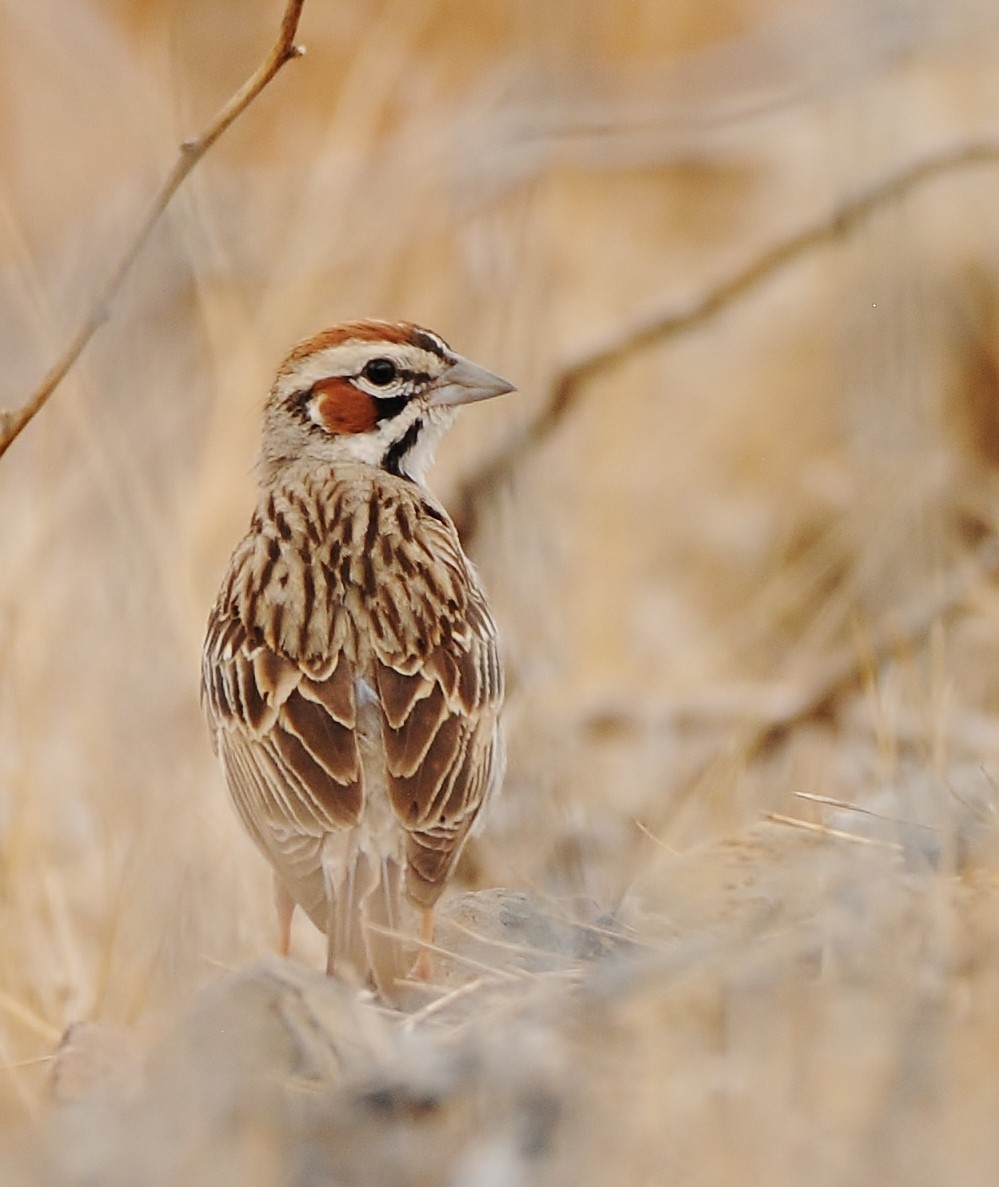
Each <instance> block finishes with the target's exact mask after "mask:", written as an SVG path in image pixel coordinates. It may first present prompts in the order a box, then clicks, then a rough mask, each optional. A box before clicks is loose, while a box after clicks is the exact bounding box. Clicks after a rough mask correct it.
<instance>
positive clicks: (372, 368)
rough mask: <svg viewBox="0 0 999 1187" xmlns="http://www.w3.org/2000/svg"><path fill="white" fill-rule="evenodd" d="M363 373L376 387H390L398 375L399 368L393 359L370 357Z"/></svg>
mask: <svg viewBox="0 0 999 1187" xmlns="http://www.w3.org/2000/svg"><path fill="white" fill-rule="evenodd" d="M361 374H362V375H363V376H364V378H365V379H367V380H368V382H369V383H373V384H374V385H375V387H388V385H389V384H390V383H391V382H392V380H393V379H395V377H396V376H397V375H398V370H397V369H396V365H395V363H393V362H392V360H391V359H370V360H369V361H368V362H367V363H365V364H364V370H363V371H362V372H361Z"/></svg>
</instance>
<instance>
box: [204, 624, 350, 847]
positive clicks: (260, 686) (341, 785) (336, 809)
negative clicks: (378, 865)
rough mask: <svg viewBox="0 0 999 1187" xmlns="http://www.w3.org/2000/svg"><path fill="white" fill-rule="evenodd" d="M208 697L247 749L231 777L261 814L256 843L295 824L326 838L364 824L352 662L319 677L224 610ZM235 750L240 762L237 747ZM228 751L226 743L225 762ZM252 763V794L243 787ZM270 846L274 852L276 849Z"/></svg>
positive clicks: (213, 638) (244, 810) (216, 721)
mask: <svg viewBox="0 0 999 1187" xmlns="http://www.w3.org/2000/svg"><path fill="white" fill-rule="evenodd" d="M327 666H328V665H327ZM203 691H204V697H205V701H206V707H207V709H208V712H209V716H210V717H211V719H212V723H213V725H214V727H215V733H216V736H217V737H223V738H224V737H226V736H228V735H234V736H236V737H238V738H240V739H242V740H243V741H244V742H245V743H246V746H245V750H246V754H245V755H244V756H243V758H242V760H241V761H240V762H239V763H236V762H234V761H227V762H226V764H225V765H226V776H227V781H228V783H229V787H230V790H231V791H232V794H233V798H234V799H235V800H236V801H237V804H238V805H240V806H241V815H243V816H244V817H245V816H246V815H247V814H248V813H250V812H252V813H254V814H256V816H257V817H258V818H257V819H255V822H254V826H253V830H252V831H253V832H254V835H255V836H257V837H258V838H259V837H260V836H261V835H264V836H270V835H271V834H273V833H275V831H276V832H277V833H278V834H279V835H283V834H284V833H286V832H287V830H288V829H289V827H293V828H294V829H296V830H299V831H304V832H305V833H307V834H309V835H312V836H323V835H325V834H326V833H328V832H330V831H333V830H336V829H341V828H345V827H349V826H351V825H353V824H356V823H357V821H358V819H359V817H360V812H361V805H362V794H363V789H362V776H361V761H360V755H359V754H358V749H357V740H356V737H355V734H354V726H355V724H356V705H355V701H354V678H353V672H352V671H351V665H350V663H349V661H348V659H347V657H346V656H345V655H343V654H342V653H341V654H340V656H339V659H338V662H337V663H336V666H335V667H334V668H333V670H332V671H331V672H330V674H329V675H328V676H327V677H326V679H324V680H318V679H315V678H313V677H312V676H310V675H309V674H308V673H307V672H305V671H304V670H303V669H302V667H301V666H300V665H299V664H298V663H296V662H294V661H293V660H291V659H289V658H287V657H285V656H282V655H279V654H278V653H277V652H275V651H274V650H273V649H272V648H270V647H269V646H267V644H265V643H263V642H262V641H260V642H257V643H255V644H254V643H252V642H251V641H250V638H249V635H248V633H247V632H246V630H245V629H244V630H234V629H233V627H232V622H231V619H230V618H229V617H228V615H227V614H226V612H225V611H224V610H220V609H218V608H217V611H216V613H215V614H214V615H213V617H212V620H211V622H210V624H209V632H208V639H207V641H206V646H205V674H204V681H203ZM228 749H229V753H230V756H232V755H233V754H234V753H235V751H234V748H233V746H231V745H230V746H229V748H228ZM257 751H259V752H260V754H259V755H257ZM225 752H226V747H225V746H224V745H223V746H222V753H223V758H225ZM263 756H266V761H265V759H264V757H263ZM248 763H249V764H252V778H253V786H252V788H249V787H244V786H243V784H244V782H245V781H246V780H247V779H248V778H249V777H250V767H248V765H247V764H248ZM251 792H252V794H251ZM251 801H252V803H251ZM266 847H267V848H268V850H270V851H272V852H273V843H271V842H268V844H267V846H266Z"/></svg>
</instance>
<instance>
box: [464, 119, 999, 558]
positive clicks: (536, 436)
mask: <svg viewBox="0 0 999 1187" xmlns="http://www.w3.org/2000/svg"><path fill="white" fill-rule="evenodd" d="M996 163H999V144H993V143H990V142H988V141H986V142H982V143H976V144H964V145H960V146H958V147H957V148H950V149H946V150H944V151H942V152H939V153H936V154H934V155H933V156H929V157H925V158H923V159H922V160H920V161H917V162H915V164H910V165H906V166H905V168H903V169H900V170H899V171H897V172H896V173H893V174H891V175H890V176H888V177H886V178H884V179H883V180H881V181H879V182H876V183H875V184H873V185H871V186H870V187H869V188H868V189H866V190H864V191H862V192H861V193H859V194H857V195H855V196H854V197H852V198H849V199H847V201H846V202H845V203H844V204H843V205H842V206H840V207H838V208H837V209H835V210H833V211H831V212H829V213H828V214H826V215H824V216H823V217H822V218H820V219H819V220H818V221H816V222H815V223H813V224H812V225H811V226H807V227H804V228H802V229H801V230H798V231H796V232H794V233H793V234H792V235H790V236H789V237H788V238H786V239H784V240H782V241H781V242H779V243H776V244H773V245H771V246H769V247H767V248H765V249H764V250H763V251H761V252H760V253H759V254H758V255H757V256H755V258H753V259H752V260H750V261H749V263H748V264H746V265H745V266H744V267H743V268H742V269H741V270H740V271H738V272H736V273H735V274H734V275H732V276H729V277H727V278H726V279H724V280H722V281H721V283H719V284H717V285H716V286H715V287H714V288H711V289H709V290H708V291H707V292H706V293H704V294H703V295H702V296H700V297H696V298H694V300H693V301H691V302H690V303H689V304H688V305H687V306H685V307H683V308H680V309H676V310H673V311H669V312H666V313H662V312H657V313H655V314H652V315H649V316H647V317H645V318H643V319H642V320H641V321H639V322H638V323H637V324H635V325H632V326H630V327H628V328H626V329H624V330H623V331H621V332H618V333H616V334H615V335H614V336H613V337H612V338H611V339H610V340H609V341H608V342H606V343H604V344H603V345H601V346H597V347H596V348H595V349H593V350H591V351H589V352H588V353H587V354H585V355H584V356H583V357H582V358H580V359H578V360H576V361H575V362H573V363H570V364H568V365H567V366H566V367H564V368H563V369H562V371H561V372H560V373H559V374H558V375H557V376H556V378H555V380H554V382H553V383H552V386H551V390H550V393H549V396H548V400H547V401H546V403H545V404H544V405H543V406H542V408H541V409H540V411H539V412H538V413H537V415H536V416H535V417H534V419H533V420H532V421H531V422H530V423H529V424H527V425H526V426H525V427H524V428H523V430H521V431H520V432H519V433H517V434H516V435H515V436H514V437H513V438H512V439H511V440H510V441H508V442H507V443H506V444H505V445H503V446H502V447H501V448H500V449H499V450H498V451H497V452H496V453H495V454H494V455H493V456H492V457H491V458H489V459H488V460H487V461H486V462H485V463H484V464H483V465H482V466H480V467H479V469H477V470H476V471H475V472H474V473H473V474H471V475H470V476H469V477H468V478H467V479H466V480H465V481H464V483H462V485H461V486H460V487H459V490H458V493H457V496H456V497H455V499H454V504H453V510H454V513H455V514H454V519H455V522H456V523H457V525H458V529H459V531H460V532H461V535H462V537H463V539H464V540H465V542H466V544H468V543H470V542H471V541H472V539H473V537H474V536H475V533H476V531H477V530H478V527H479V515H480V512H481V509H482V507H483V506H484V504H485V503H486V502H487V501H488V500H489V499H490V498H492V497H494V496H495V494H496V492H497V491H498V490H500V489H502V488H503V487H504V486H505V485H506V484H507V483H508V482H509V480H510V478H511V477H512V475H513V473H514V471H515V470H516V468H517V467H518V466H519V465H520V464H521V463H522V462H523V461H524V460H525V458H527V457H530V456H531V455H532V454H533V453H534V452H536V451H537V449H538V447H539V446H541V445H542V444H543V443H544V442H545V441H546V440H547V439H548V438H549V437H550V436H551V434H552V433H553V432H554V430H555V429H556V428H557V427H558V426H559V425H560V424H561V422H562V420H563V419H564V417H565V415H566V413H567V412H568V411H569V410H570V408H571V407H572V406H573V404H574V403H575V402H576V400H577V399H578V398H579V396H580V395H581V393H582V392H583V390H584V389H585V387H586V386H587V385H588V384H589V383H590V382H591V381H592V380H594V379H596V378H597V377H598V376H600V375H602V374H604V373H606V372H607V371H610V370H612V369H613V368H614V367H616V366H618V365H619V364H621V363H623V362H625V361H627V360H628V359H630V358H631V357H632V356H633V355H635V354H636V353H638V352H640V351H643V350H648V349H649V348H650V347H653V346H657V345H659V344H660V343H662V342H664V341H666V340H667V339H669V338H672V337H675V336H676V335H678V334H681V333H686V332H687V331H689V330H693V329H696V328H697V327H698V326H700V325H701V324H702V323H704V322H706V321H708V320H709V319H710V318H712V317H714V316H715V314H717V313H720V312H722V310H724V309H727V308H728V307H729V306H730V305H733V304H734V303H735V302H736V301H737V300H739V298H741V297H743V296H745V295H746V294H747V293H748V292H751V291H752V290H753V289H755V288H757V287H758V286H759V285H761V284H763V283H764V282H765V281H767V280H769V279H770V278H771V277H773V276H774V275H776V274H777V273H779V272H780V271H781V270H782V269H784V268H786V267H787V266H788V265H790V264H792V263H793V262H794V261H795V260H797V259H798V258H800V257H801V256H802V255H803V254H805V253H806V252H808V251H811V250H812V249H813V248H816V247H820V246H821V245H823V244H825V243H828V242H830V241H832V240H835V239H838V238H840V237H842V236H843V235H845V234H847V233H848V232H849V231H852V230H853V228H854V227H856V226H857V224H858V223H860V222H862V221H863V220H864V219H865V218H867V216H868V215H870V214H871V213H873V212H874V211H875V210H877V209H878V208H880V207H882V206H884V205H885V203H887V202H890V201H892V200H894V199H897V198H899V197H902V196H903V195H904V194H906V193H909V192H910V191H911V190H914V189H916V188H918V187H919V186H920V185H922V184H923V182H925V181H929V180H931V179H932V178H935V177H939V176H941V175H942V174H946V173H949V172H952V171H953V170H955V169H962V168H968V167H971V166H975V165H994V164H996Z"/></svg>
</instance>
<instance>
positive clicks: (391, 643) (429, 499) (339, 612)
mask: <svg viewBox="0 0 999 1187" xmlns="http://www.w3.org/2000/svg"><path fill="white" fill-rule="evenodd" d="M515 390H516V389H515V386H514V385H513V384H512V383H510V382H508V381H507V380H505V379H503V378H501V377H500V376H499V375H496V374H494V373H493V372H491V371H488V370H486V368H484V367H481V366H479V365H478V364H476V363H473V362H471V361H470V360H469V359H467V358H464V357H463V356H462V355H459V354H457V353H456V352H455V351H454V350H452V348H451V347H450V346H449V345H448V344H447V343H446V342H445V341H444V339H443V338H441V337H440V336H439V335H438V334H436V333H434V332H432V331H430V330H427V329H424V328H422V327H420V326H417V325H415V324H413V323H411V322H387V321H378V320H373V319H369V320H362V321H353V322H347V323H345V324H341V325H336V326H333V327H332V328H330V329H326V330H323V331H322V332H320V333H318V334H315V335H314V336H312V337H309V338H307V339H305V340H304V341H303V342H300V343H299V344H298V345H297V346H295V347H294V349H292V350H291V352H290V353H289V354H288V356H287V357H286V358H285V360H284V362H283V363H282V364H281V366H280V368H279V369H278V372H277V376H276V378H275V380H274V383H273V386H272V388H271V390H270V394H269V396H268V398H267V400H266V402H265V405H264V412H263V431H262V441H261V448H260V455H259V462H258V473H257V477H258V485H259V493H258V501H257V505H256V509H255V510H254V512H253V515H252V518H251V520H250V526H249V530H248V531H247V533H246V535H245V536H244V537H243V538H242V540H241V541H240V542H239V543H238V544H237V545H236V548H235V550H234V551H233V553H232V556H231V559H230V561H229V564H228V568H227V569H226V571H225V575H224V577H223V579H222V582H221V586H220V588H219V592H218V596H217V598H216V600H215V603H214V605H213V607H212V609H211V612H210V614H209V620H208V628H207V632H206V636H205V642H204V648H203V653H202V669H201V699H202V705H203V708H204V712H205V715H206V717H207V720H208V725H209V729H210V733H211V736H212V742H213V746H214V750H215V752H216V754H217V756H218V758H219V759H220V761H221V765H222V769H223V772H224V776H225V781H226V783H227V785H228V790H229V793H230V797H231V799H232V802H233V804H234V805H235V809H236V813H237V815H238V816H239V818H240V820H241V821H242V824H243V825H244V827H245V828H246V830H247V831H248V833H249V834H250V837H251V838H252V840H253V841H254V842H255V844H256V846H257V848H258V849H259V850H260V851H261V852H262V853H263V855H264V856H265V857H266V858H267V859H268V860H269V861H270V863H271V865H272V867H273V873H274V899H275V905H276V909H277V917H278V942H277V947H278V950H279V951H280V952H281V953H282V954H284V955H287V954H288V952H289V948H290V938H291V926H292V919H293V916H294V912H295V909H296V907H300V908H301V909H302V910H303V911H304V913H305V914H306V915H307V916H308V918H309V919H310V920H311V921H312V922H313V923H314V924H315V925H316V927H318V928H319V929H320V931H322V932H324V933H325V935H326V944H327V961H326V971H327V973H329V974H331V975H335V976H338V977H340V978H342V979H345V980H347V981H348V982H352V983H355V984H358V985H366V986H368V987H369V988H371V989H373V990H375V991H377V992H379V993H380V994H381V995H382V996H384V997H386V998H391V996H392V994H393V993H394V992H395V991H396V990H397V989H398V987H399V985H400V984H401V983H403V982H405V981H406V980H407V979H408V978H411V977H412V978H423V979H425V980H426V979H429V978H431V977H432V975H433V962H432V955H431V953H432V945H433V935H434V907H435V904H436V903H437V901H438V899H439V898H440V896H441V894H442V892H443V891H444V889H445V888H446V886H447V884H448V882H449V880H450V879H451V876H452V875H453V873H454V870H455V866H456V864H457V861H458V858H459V856H460V855H461V852H462V849H463V847H464V845H465V843H466V841H467V840H468V838H469V836H470V835H471V834H472V832H473V830H475V829H476V828H477V827H478V826H480V825H481V822H482V819H483V812H484V809H485V808H486V806H487V804H488V803H489V801H490V800H491V798H492V797H493V795H494V794H495V792H496V790H497V788H498V787H499V784H500V782H501V779H502V774H503V769H504V763H505V751H504V742H503V735H502V730H501V722H500V710H501V707H502V702H503V691H504V675H503V668H502V665H501V660H500V652H499V644H498V640H497V630H496V625H495V622H494V619H493V616H492V613H491V611H490V608H489V605H488V602H487V600H486V596H485V593H484V591H483V587H482V584H481V582H480V579H479V577H478V575H477V573H476V570H475V569H474V567H473V566H472V564H471V562H470V561H469V559H468V558H467V556H466V555H465V552H464V550H463V548H462V545H461V541H460V539H459V537H458V532H457V530H456V528H455V525H454V523H453V522H452V520H451V518H450V516H449V515H448V513H447V511H446V510H445V508H444V506H443V505H442V503H441V502H440V501H439V500H438V499H437V498H436V497H435V496H434V495H433V494H432V493H431V491H430V489H429V487H428V486H427V484H426V479H425V474H426V470H427V468H428V466H429V464H430V462H431V460H432V458H433V454H434V451H435V448H436V446H437V444H438V443H439V441H440V439H441V437H442V436H443V435H444V433H445V432H446V430H447V429H448V427H449V426H450V425H451V423H452V422H453V420H454V418H455V416H456V414H457V412H458V410H459V409H460V408H461V407H462V406H463V405H465V404H471V403H476V402H479V401H481V400H486V399H491V398H493V397H495V396H499V395H502V394H504V393H507V392H511V391H515Z"/></svg>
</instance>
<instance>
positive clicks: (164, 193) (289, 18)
mask: <svg viewBox="0 0 999 1187" xmlns="http://www.w3.org/2000/svg"><path fill="white" fill-rule="evenodd" d="M304 5H305V0H288V2H287V5H286V7H285V10H284V16H283V17H282V18H281V31H280V33H279V34H278V39H277V42H276V44H275V45H274V48H273V49H272V50H271V52H270V53H269V54H268V56H267V57H266V58H265V59H264V61H263V62H261V64H260V65H259V66H258V67H257V69H256V70H255V71H254V72H253V73H252V74H251V75H250V77H249V78H248V79H247V80H246V82H244V83H243V85H242V86H241V87H240V88H239V90H238V91H236V93H235V94H234V95H233V96H232V98H230V99H229V101H228V102H227V103H224V104H223V105H222V107H220V108H219V110H218V111H217V112H216V113H215V116H214V117H213V118H212V120H211V121H210V122H209V124H208V125H207V127H206V128H205V129H204V130H203V131H202V132H200V133H199V134H198V135H197V136H195V137H194V138H193V139H191V140H185V141H184V143H183V144H182V145H181V146H180V153H179V155H178V157H177V160H176V162H175V163H174V166H173V168H172V169H171V171H170V173H169V174H168V175H167V177H166V178H165V180H164V181H163V184H162V185H161V186H160V188H159V190H158V192H157V193H156V195H155V196H154V198H153V200H152V202H151V203H150V205H149V209H148V210H147V211H146V214H145V216H144V217H143V219H142V221H141V222H140V223H139V226H138V227H137V228H136V231H135V234H134V235H133V236H132V239H131V241H130V242H129V243H128V244H127V245H126V247H125V250H124V252H123V253H122V257H121V259H120V260H119V262H118V265H117V267H116V268H115V269H114V270H113V271H112V273H111V275H110V277H109V278H108V280H107V282H106V284H105V285H104V288H103V291H102V292H101V293H100V294H99V296H98V297H97V299H96V300H95V301H94V304H93V306H92V308H91V311H90V313H89V314H88V316H87V318H86V320H85V321H84V323H83V325H82V326H81V327H80V329H79V330H77V332H76V334H75V335H74V336H73V338H72V340H71V341H70V343H69V344H68V346H67V347H66V349H65V351H64V352H63V353H62V355H61V356H60V357H59V358H58V359H57V360H56V362H55V364H54V365H53V366H52V368H51V370H50V371H49V372H48V374H47V375H46V376H45V378H44V379H43V380H42V382H41V383H40V384H39V386H38V387H37V388H36V389H35V390H34V391H33V392H32V393H31V395H30V396H29V397H28V399H27V400H26V401H25V402H24V404H23V405H22V406H21V407H20V408H17V409H15V410H14V411H12V412H0V457H3V455H4V454H5V453H6V452H7V450H8V448H9V447H10V445H11V444H12V442H14V441H15V440H16V439H17V437H18V436H20V434H21V432H22V430H23V429H24V428H25V427H26V426H27V425H28V423H29V422H30V421H31V420H32V419H33V418H34V417H35V416H36V415H37V413H38V412H40V411H41V409H42V408H44V407H45V405H46V403H48V400H49V397H50V396H51V395H52V393H53V392H54V391H55V390H56V388H57V387H58V386H59V384H60V383H62V381H63V379H65V377H66V375H67V374H68V373H69V371H70V369H71V368H72V366H73V364H74V363H75V362H76V360H77V359H78V358H79V357H80V355H81V354H82V353H83V351H84V349H85V348H86V346H87V344H88V343H89V342H90V339H91V338H93V336H94V334H96V332H97V331H98V330H99V329H100V327H101V326H102V325H103V324H104V323H105V322H106V321H107V320H108V318H109V317H110V315H111V305H112V303H113V301H114V299H115V297H116V296H117V294H118V290H119V288H120V287H121V284H122V282H123V281H124V279H125V277H126V276H127V275H128V273H129V270H130V269H131V267H132V265H133V264H134V263H135V260H136V257H137V256H138V255H139V253H140V252H141V251H142V249H143V248H144V247H145V245H146V241H147V240H148V239H149V236H150V233H151V232H152V230H153V228H154V227H155V226H156V224H157V223H158V222H159V220H160V218H161V217H162V215H163V212H164V211H165V210H166V208H167V206H169V204H170V202H171V200H172V198H173V196H174V194H175V193H176V192H177V190H178V189H179V188H180V186H181V183H182V182H183V181H184V179H185V178H186V177H187V175H188V174H189V173H190V172H191V170H192V169H193V168H194V167H195V165H197V163H198V162H199V161H200V160H201V158H202V157H203V156H204V155H205V153H206V152H208V150H209V149H210V148H211V147H212V145H213V144H214V143H215V141H216V140H218V138H219V137H220V136H221V135H222V133H223V132H225V131H226V129H227V128H228V127H229V126H230V124H232V123H234V122H235V121H236V120H237V119H238V118H239V117H240V116H241V115H242V114H243V112H244V111H245V110H246V109H247V107H249V106H250V104H251V103H252V102H253V101H254V99H256V97H257V96H258V95H259V94H260V92H261V91H262V90H263V89H264V87H266V86H267V84H268V83H269V82H270V81H271V79H272V78H273V77H274V76H275V75H276V74H277V72H278V71H279V70H280V69H281V67H282V66H283V65H284V64H285V63H286V62H290V61H291V60H292V58H297V57H300V56H301V55H302V54H303V53H305V49H304V48H303V47H302V46H300V45H296V44H295V34H296V33H297V31H298V23H299V20H300V19H301V16H302V8H303V7H304Z"/></svg>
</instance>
